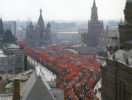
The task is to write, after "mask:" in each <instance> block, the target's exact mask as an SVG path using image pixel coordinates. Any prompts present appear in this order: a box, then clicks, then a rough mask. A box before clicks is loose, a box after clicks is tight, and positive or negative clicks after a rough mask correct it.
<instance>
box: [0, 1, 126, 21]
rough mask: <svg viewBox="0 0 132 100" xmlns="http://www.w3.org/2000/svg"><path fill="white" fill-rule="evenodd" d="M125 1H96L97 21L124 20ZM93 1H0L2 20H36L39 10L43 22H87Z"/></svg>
mask: <svg viewBox="0 0 132 100" xmlns="http://www.w3.org/2000/svg"><path fill="white" fill-rule="evenodd" d="M125 2H126V0H96V4H97V6H98V14H99V19H101V20H120V19H121V18H124V16H123V9H124V7H125ZM92 4H93V0H0V17H2V18H3V20H17V19H19V20H28V19H31V20H37V19H38V16H39V10H40V8H41V9H42V10H43V17H44V19H45V20H88V19H90V14H91V6H92Z"/></svg>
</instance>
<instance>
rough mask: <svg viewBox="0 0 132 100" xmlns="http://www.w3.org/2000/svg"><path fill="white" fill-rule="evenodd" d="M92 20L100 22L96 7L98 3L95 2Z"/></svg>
mask: <svg viewBox="0 0 132 100" xmlns="http://www.w3.org/2000/svg"><path fill="white" fill-rule="evenodd" d="M91 20H92V21H93V22H95V21H98V12H97V7H96V1H95V0H94V2H93V7H92V11H91Z"/></svg>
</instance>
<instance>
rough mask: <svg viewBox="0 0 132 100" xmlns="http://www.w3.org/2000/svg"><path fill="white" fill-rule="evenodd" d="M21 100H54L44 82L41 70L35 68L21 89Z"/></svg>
mask: <svg viewBox="0 0 132 100" xmlns="http://www.w3.org/2000/svg"><path fill="white" fill-rule="evenodd" d="M21 93H22V95H23V96H22V100H55V98H54V96H53V94H52V93H51V88H50V87H49V85H48V83H47V82H46V79H45V76H44V73H43V70H41V67H39V66H37V67H36V68H35V71H34V72H33V73H32V75H31V77H30V78H29V80H28V81H27V82H26V83H25V85H24V87H23V88H22V91H21Z"/></svg>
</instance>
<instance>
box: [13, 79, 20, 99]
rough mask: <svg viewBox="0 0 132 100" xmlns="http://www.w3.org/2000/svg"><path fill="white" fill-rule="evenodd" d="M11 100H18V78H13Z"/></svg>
mask: <svg viewBox="0 0 132 100" xmlns="http://www.w3.org/2000/svg"><path fill="white" fill-rule="evenodd" d="M13 84H14V90H13V100H20V80H19V79H14V83H13Z"/></svg>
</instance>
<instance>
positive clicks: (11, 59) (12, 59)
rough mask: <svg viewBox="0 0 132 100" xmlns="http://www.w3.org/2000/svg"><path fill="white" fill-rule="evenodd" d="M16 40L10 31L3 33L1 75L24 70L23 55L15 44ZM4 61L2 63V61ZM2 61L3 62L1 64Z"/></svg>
mask: <svg viewBox="0 0 132 100" xmlns="http://www.w3.org/2000/svg"><path fill="white" fill-rule="evenodd" d="M15 43H16V39H15V37H14V36H13V35H12V32H11V31H10V30H7V31H6V32H5V33H4V37H3V40H2V44H1V45H0V46H1V48H2V51H3V53H2V54H1V58H0V59H1V65H2V66H1V73H5V72H6V73H19V72H22V71H24V70H25V69H26V68H25V66H26V65H25V57H26V55H25V53H24V50H23V49H22V48H20V47H19V46H18V45H16V44H15ZM3 60H4V61H3ZM2 61H3V62H2Z"/></svg>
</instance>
